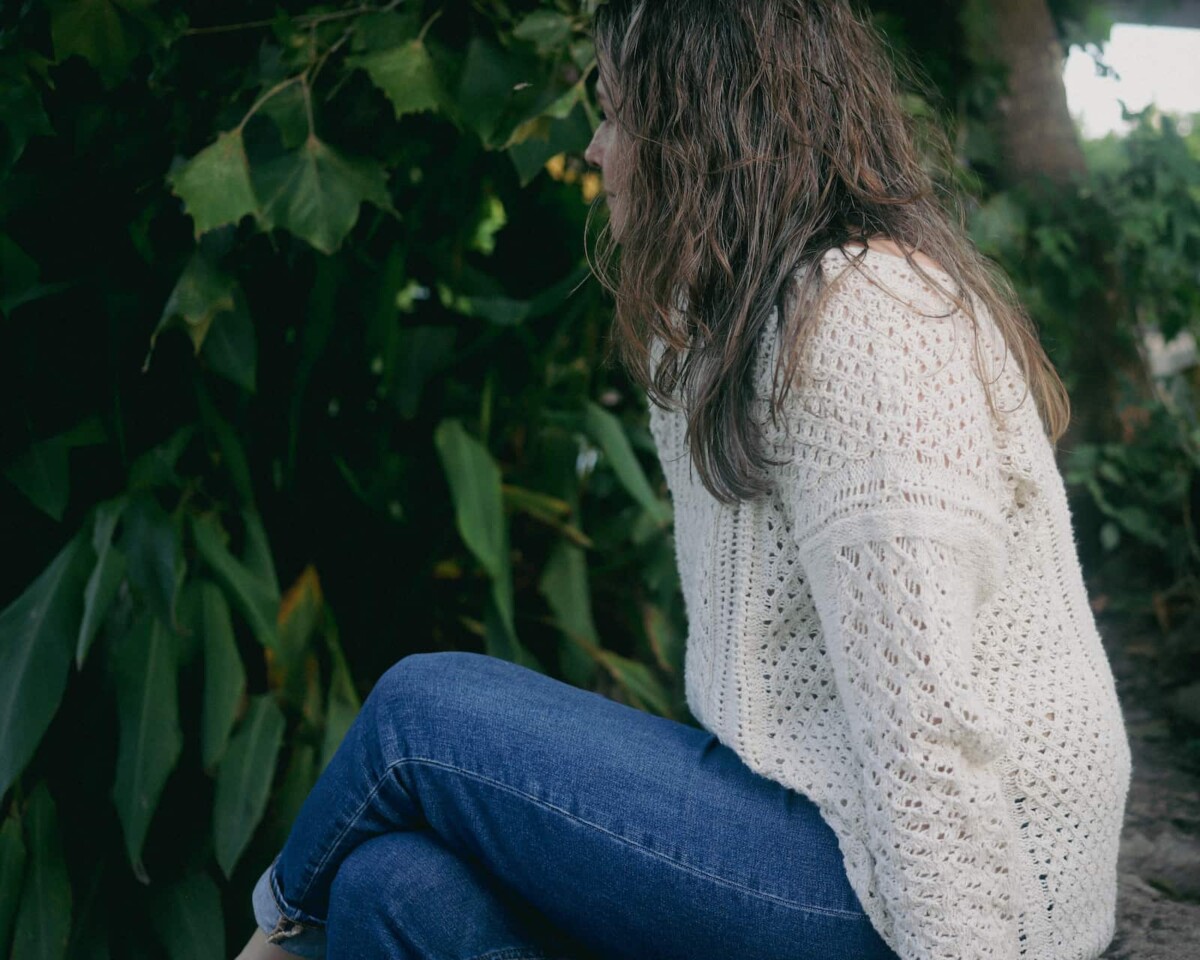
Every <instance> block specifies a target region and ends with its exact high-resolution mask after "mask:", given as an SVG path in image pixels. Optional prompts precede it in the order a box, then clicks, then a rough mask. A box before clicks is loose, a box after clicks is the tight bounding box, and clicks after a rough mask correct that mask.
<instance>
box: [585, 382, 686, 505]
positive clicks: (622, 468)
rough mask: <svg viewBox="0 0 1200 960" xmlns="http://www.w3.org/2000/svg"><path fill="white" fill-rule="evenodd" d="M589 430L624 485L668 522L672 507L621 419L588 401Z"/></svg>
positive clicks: (636, 498)
mask: <svg viewBox="0 0 1200 960" xmlns="http://www.w3.org/2000/svg"><path fill="white" fill-rule="evenodd" d="M584 424H585V427H586V429H587V432H588V433H589V434H590V435H591V437H592V439H593V440H595V441H596V443H597V444H598V445H599V447H600V449H601V450H603V451H604V455H605V456H606V457H607V458H608V461H609V463H610V464H611V465H612V468H613V472H615V473H616V475H617V479H618V480H620V481H621V485H622V486H624V487H625V489H626V490H627V491H628V492H629V495H630V496H632V497H633V499H634V500H636V501H637V502H638V503H640V504H641V505H642V506H643V507H645V508H646V511H647V512H648V513H649V514H650V515H651V516H652V517H653V518H654V519H655V520H656V521H657V522H659V523H668V522H669V521H670V519H671V509H670V507H669V506H668V505H667V504H666V503H664V502H663V501H662V500H660V499H659V497H658V496H657V495H656V494H655V492H654V488H653V487H651V486H650V481H649V480H647V479H646V473H645V471H644V470H642V465H641V464H640V463H639V462H638V459H637V455H636V454H635V453H634V452H633V447H632V446H630V443H629V438H628V437H627V436H626V435H625V429H624V427H622V426H621V421H620V420H618V419H617V418H616V417H615V416H613V415H612V414H611V413H609V412H608V411H607V410H605V409H604V408H603V407H601V406H600V405H598V404H596V403H594V402H592V401H588V404H587V409H586V413H585V417H584Z"/></svg>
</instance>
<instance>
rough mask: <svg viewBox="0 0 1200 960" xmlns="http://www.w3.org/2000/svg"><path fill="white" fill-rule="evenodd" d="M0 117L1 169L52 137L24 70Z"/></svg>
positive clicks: (10, 83)
mask: <svg viewBox="0 0 1200 960" xmlns="http://www.w3.org/2000/svg"><path fill="white" fill-rule="evenodd" d="M0 117H3V123H4V126H5V128H7V131H8V132H7V136H5V137H3V138H0V151H2V152H0V166H4V167H11V166H12V165H13V164H15V163H16V162H17V161H18V160H19V159H21V154H23V153H24V152H25V146H26V144H28V143H29V141H30V140H31V139H33V138H34V137H37V136H51V135H53V134H54V128H53V127H51V126H50V118H49V117H47V116H46V110H45V107H43V106H42V98H41V96H40V95H39V94H38V92H37V90H36V89H35V88H34V86H33V84H32V83H30V82H29V77H28V76H27V75H26V73H25V71H24V70H23V69H21V70H19V71H13V74H12V75H10V76H6V77H3V78H0ZM3 943H4V941H3V940H0V946H2V945H3Z"/></svg>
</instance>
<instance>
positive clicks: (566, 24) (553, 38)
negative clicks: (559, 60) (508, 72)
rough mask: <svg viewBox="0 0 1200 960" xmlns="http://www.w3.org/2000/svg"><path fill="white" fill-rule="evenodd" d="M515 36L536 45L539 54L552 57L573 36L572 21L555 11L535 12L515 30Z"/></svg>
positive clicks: (525, 18) (524, 19)
mask: <svg viewBox="0 0 1200 960" xmlns="http://www.w3.org/2000/svg"><path fill="white" fill-rule="evenodd" d="M513 36H514V37H516V38H517V39H518V40H528V41H529V42H530V43H533V44H536V45H537V48H538V53H540V54H541V55H542V56H544V57H546V56H550V55H551V54H552V53H554V51H555V49H556V48H558V47H560V46H562V45H563V44H564V43H565V42H566V41H567V38H569V37H570V36H571V21H570V20H569V19H568V18H567V17H565V16H563V14H561V13H558V12H557V11H555V10H535V11H534V12H533V13H531V14H529V15H528V16H526V17H524V18H523V19H522V20H521V22H520V23H518V24H517V25H516V26H515V27H514V28H513Z"/></svg>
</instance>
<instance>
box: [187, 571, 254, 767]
mask: <svg viewBox="0 0 1200 960" xmlns="http://www.w3.org/2000/svg"><path fill="white" fill-rule="evenodd" d="M193 589H194V590H195V593H196V613H197V616H198V622H197V623H196V625H195V627H196V630H197V632H198V633H199V635H200V637H201V639H202V641H203V643H204V706H203V708H202V712H201V718H200V756H201V762H202V763H203V765H204V769H205V770H213V769H215V768H216V765H217V762H218V761H219V760H220V759H221V757H222V755H223V754H224V753H225V749H226V747H227V745H228V744H229V735H230V733H232V732H233V725H234V722H235V721H236V720H237V712H238V707H239V706H240V705H241V702H242V695H243V694H244V693H245V692H246V669H245V667H243V666H242V658H241V657H240V656H238V649H237V640H236V638H235V637H234V633H233V622H232V620H231V619H230V616H229V605H228V603H227V602H226V600H225V594H223V593H222V592H221V589H220V588H219V587H218V586H217V585H216V584H215V583H212V582H211V581H209V580H199V581H196V582H195V585H194V588H193Z"/></svg>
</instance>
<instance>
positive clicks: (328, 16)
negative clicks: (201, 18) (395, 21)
mask: <svg viewBox="0 0 1200 960" xmlns="http://www.w3.org/2000/svg"><path fill="white" fill-rule="evenodd" d="M399 3H400V0H392V2H391V3H389V4H388V5H387V6H384V7H354V8H353V9H351V10H338V11H336V12H334V13H312V14H308V15H305V16H299V17H296V18H295V20H294V22H295V23H303V24H318V23H328V22H329V21H330V20H345V19H346V18H347V17H357V16H359V15H360V14H364V13H380V12H383V11H386V10H391V9H393V8H394V7H396V6H397V5H398V4H399ZM275 23H276V21H275V19H274V18H272V19H270V20H246V21H244V22H242V23H222V24H217V25H216V26H212V27H188V28H187V29H186V30H184V31H183V36H185V37H195V36H202V35H204V34H211V33H233V32H234V31H236V30H259V29H262V28H263V27H270V26H274V24H275Z"/></svg>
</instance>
